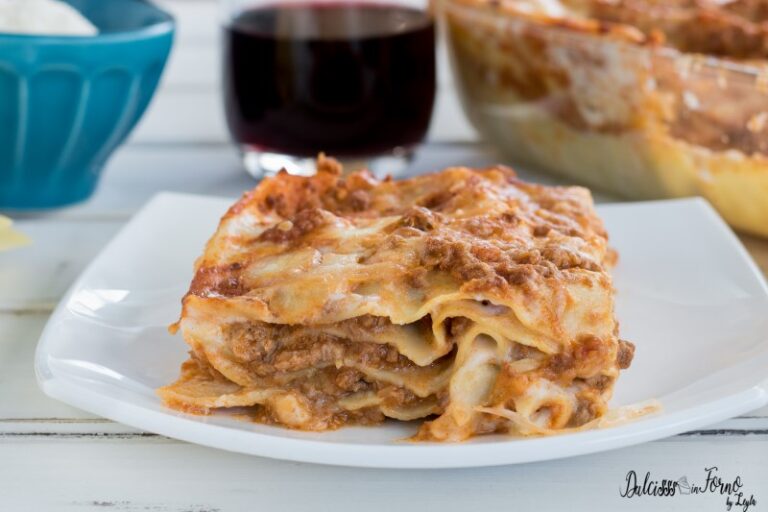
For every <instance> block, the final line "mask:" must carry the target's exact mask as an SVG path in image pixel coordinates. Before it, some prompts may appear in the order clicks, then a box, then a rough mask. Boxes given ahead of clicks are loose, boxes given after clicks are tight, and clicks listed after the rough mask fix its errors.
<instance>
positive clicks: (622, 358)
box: [616, 340, 635, 370]
mask: <svg viewBox="0 0 768 512" xmlns="http://www.w3.org/2000/svg"><path fill="white" fill-rule="evenodd" d="M634 357H635V345H634V344H633V343H631V342H629V341H626V340H619V351H618V353H617V354H616V364H617V365H618V367H619V368H621V369H622V370H626V369H627V368H629V365H630V364H632V359H633V358H634Z"/></svg>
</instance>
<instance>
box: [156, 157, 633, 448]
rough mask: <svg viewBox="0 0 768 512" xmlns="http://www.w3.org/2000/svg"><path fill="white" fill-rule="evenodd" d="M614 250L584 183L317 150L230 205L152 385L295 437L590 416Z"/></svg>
mask: <svg viewBox="0 0 768 512" xmlns="http://www.w3.org/2000/svg"><path fill="white" fill-rule="evenodd" d="M611 260H612V252H611V251H610V250H609V249H608V246H607V243H606V233H605V230H604V228H603V225H602V223H601V221H600V219H599V218H598V217H597V216H596V214H595V211H594V209H593V205H592V199H591V197H590V194H589V192H588V191H587V190H586V189H583V188H577V187H567V188H566V187H545V186H541V185H534V184H528V183H523V182H522V181H520V180H518V179H517V178H516V177H515V173H514V172H513V171H512V170H510V169H508V168H505V167H493V168H489V169H480V170H477V169H468V168H465V167H455V168H449V169H446V170H443V171H441V172H437V173H433V174H428V175H424V176H419V177H415V178H411V179H407V180H403V181H393V180H391V179H386V180H383V181H379V180H377V179H375V178H374V177H373V176H372V175H371V174H369V173H368V172H365V171H363V172H357V173H353V174H349V175H346V176H345V175H343V174H342V172H341V168H340V165H339V164H338V163H337V162H336V161H334V160H332V159H329V158H324V157H322V156H321V157H320V159H319V160H318V169H317V174H316V175H315V176H312V177H298V176H292V175H289V174H287V173H281V174H279V175H277V176H276V177H273V178H269V179H265V180H264V181H263V182H262V183H261V184H260V185H259V186H258V187H256V189H254V190H253V191H251V192H248V193H247V194H245V195H244V196H243V198H242V199H240V200H239V201H238V202H237V203H236V204H235V205H234V206H232V207H231V208H230V210H229V211H228V212H227V213H226V214H225V215H224V217H223V218H222V220H221V223H220V225H219V227H218V230H217V231H216V233H215V234H214V235H213V237H212V238H211V239H210V241H209V242H208V244H207V246H206V248H205V252H204V253H203V255H202V257H200V258H199V259H198V260H197V262H196V264H195V276H194V279H193V281H192V284H191V286H190V289H189V292H188V293H187V294H186V295H185V296H184V298H183V301H182V302H183V309H182V313H181V318H180V320H179V321H178V323H176V324H175V325H174V326H172V331H175V330H180V331H181V333H182V335H183V336H184V340H185V341H186V342H187V343H188V344H189V346H190V347H191V352H190V354H191V357H190V359H189V360H188V361H187V362H185V363H184V364H183V366H182V371H181V376H180V378H179V379H178V380H177V381H176V382H175V383H173V384H171V385H169V386H167V387H164V388H162V389H160V390H159V394H160V396H161V397H162V399H163V400H164V402H165V403H166V404H167V405H168V406H170V407H172V408H175V409H179V410H183V411H187V412H193V413H201V414H207V413H210V412H212V411H214V410H217V409H225V408H238V409H237V410H239V411H240V412H243V411H245V414H247V415H248V416H249V417H250V418H252V419H254V420H256V421H260V422H266V423H271V424H280V425H284V426H287V427H291V428H296V429H304V430H328V429H335V428H338V427H340V426H343V425H347V424H376V423H379V422H381V421H383V420H384V419H385V418H394V419H397V420H417V419H425V421H424V423H423V424H422V426H421V429H420V431H419V433H418V434H417V438H418V439H423V440H437V441H444V440H445V441H458V440H463V439H466V438H468V437H471V436H473V435H477V434H484V433H491V432H511V433H515V434H549V433H555V432H558V431H562V430H565V429H570V428H578V427H583V426H585V425H589V424H590V422H593V421H594V420H596V419H598V418H600V417H601V416H602V415H603V414H604V413H605V412H606V407H607V405H606V404H607V402H608V400H609V398H610V396H611V392H612V388H613V384H614V381H615V379H616V377H617V376H618V373H619V370H620V369H623V368H626V367H627V366H628V365H629V363H630V361H631V359H632V354H633V346H632V345H631V344H630V343H628V342H625V341H622V340H620V339H619V338H618V325H617V323H616V321H615V319H614V312H613V289H612V285H611V278H610V276H609V275H608V272H607V271H606V267H607V266H609V265H610V262H611Z"/></svg>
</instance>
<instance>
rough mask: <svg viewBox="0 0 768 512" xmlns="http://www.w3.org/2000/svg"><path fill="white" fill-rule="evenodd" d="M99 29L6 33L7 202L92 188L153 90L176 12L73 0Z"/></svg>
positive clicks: (0, 140) (0, 158) (59, 198)
mask: <svg viewBox="0 0 768 512" xmlns="http://www.w3.org/2000/svg"><path fill="white" fill-rule="evenodd" d="M66 1H67V3H69V4H70V5H72V6H73V7H74V8H76V9H77V10H78V11H80V12H81V13H82V14H83V15H84V16H85V17H86V18H88V19H89V20H90V21H91V23H93V24H94V25H95V26H96V27H97V28H98V29H99V34H98V35H96V36H90V37H71V36H34V35H17V34H1V33H0V208H14V209H37V208H50V207H56V206H63V205H66V204H71V203H76V202H78V201H82V200H84V199H86V198H88V197H89V196H90V195H91V193H92V192H93V190H94V189H95V187H96V184H97V182H98V178H99V174H100V173H101V170H102V168H103V167H104V164H105V163H106V162H107V160H108V158H109V156H110V155H111V154H112V152H113V151H114V150H115V148H117V147H118V146H119V145H120V143H121V142H122V141H124V140H125V138H126V137H127V136H128V134H129V133H130V131H131V129H132V128H133V127H134V126H135V125H136V122H137V121H138V120H139V118H140V117H141V115H142V114H143V113H144V110H145V109H146V108H147V105H148V104H149V101H150V99H151V98H152V95H153V93H154V92H155V89H156V88H157V83H158V81H159V80H160V75H161V74H162V72H163V68H164V67H165V63H166V60H167V59H168V54H169V53H170V50H171V45H172V43H173V32H174V20H173V18H172V17H171V16H170V15H169V14H168V13H166V12H164V11H162V10H160V9H158V8H157V7H155V6H154V5H152V4H150V3H148V2H145V1H143V0H66Z"/></svg>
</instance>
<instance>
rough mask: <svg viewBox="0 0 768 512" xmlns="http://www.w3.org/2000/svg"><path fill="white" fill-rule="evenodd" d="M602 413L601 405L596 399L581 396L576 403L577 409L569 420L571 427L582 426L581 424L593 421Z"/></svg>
mask: <svg viewBox="0 0 768 512" xmlns="http://www.w3.org/2000/svg"><path fill="white" fill-rule="evenodd" d="M599 414H600V411H599V407H598V406H597V404H595V402H594V400H589V399H585V398H579V399H578V402H577V404H576V410H575V411H573V413H572V414H571V417H570V419H569V420H568V426H569V427H580V426H581V425H583V424H585V423H587V422H589V421H592V420H593V419H595V418H597V417H598V416H599Z"/></svg>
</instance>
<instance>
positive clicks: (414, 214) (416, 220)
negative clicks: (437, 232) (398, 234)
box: [400, 206, 442, 231]
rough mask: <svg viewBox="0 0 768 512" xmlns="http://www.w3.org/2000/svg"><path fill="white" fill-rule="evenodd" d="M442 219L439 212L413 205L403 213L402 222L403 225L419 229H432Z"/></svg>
mask: <svg viewBox="0 0 768 512" xmlns="http://www.w3.org/2000/svg"><path fill="white" fill-rule="evenodd" d="M441 221H442V216H441V215H440V214H439V213H435V212H432V211H430V210H428V209H427V208H424V207H422V206H413V207H411V208H409V209H408V210H406V211H405V212H404V213H403V216H402V218H401V219H400V223H401V225H403V226H407V227H411V228H416V229H417V230H419V231H432V230H433V229H436V228H437V227H438V226H439V225H440V224H441Z"/></svg>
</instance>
